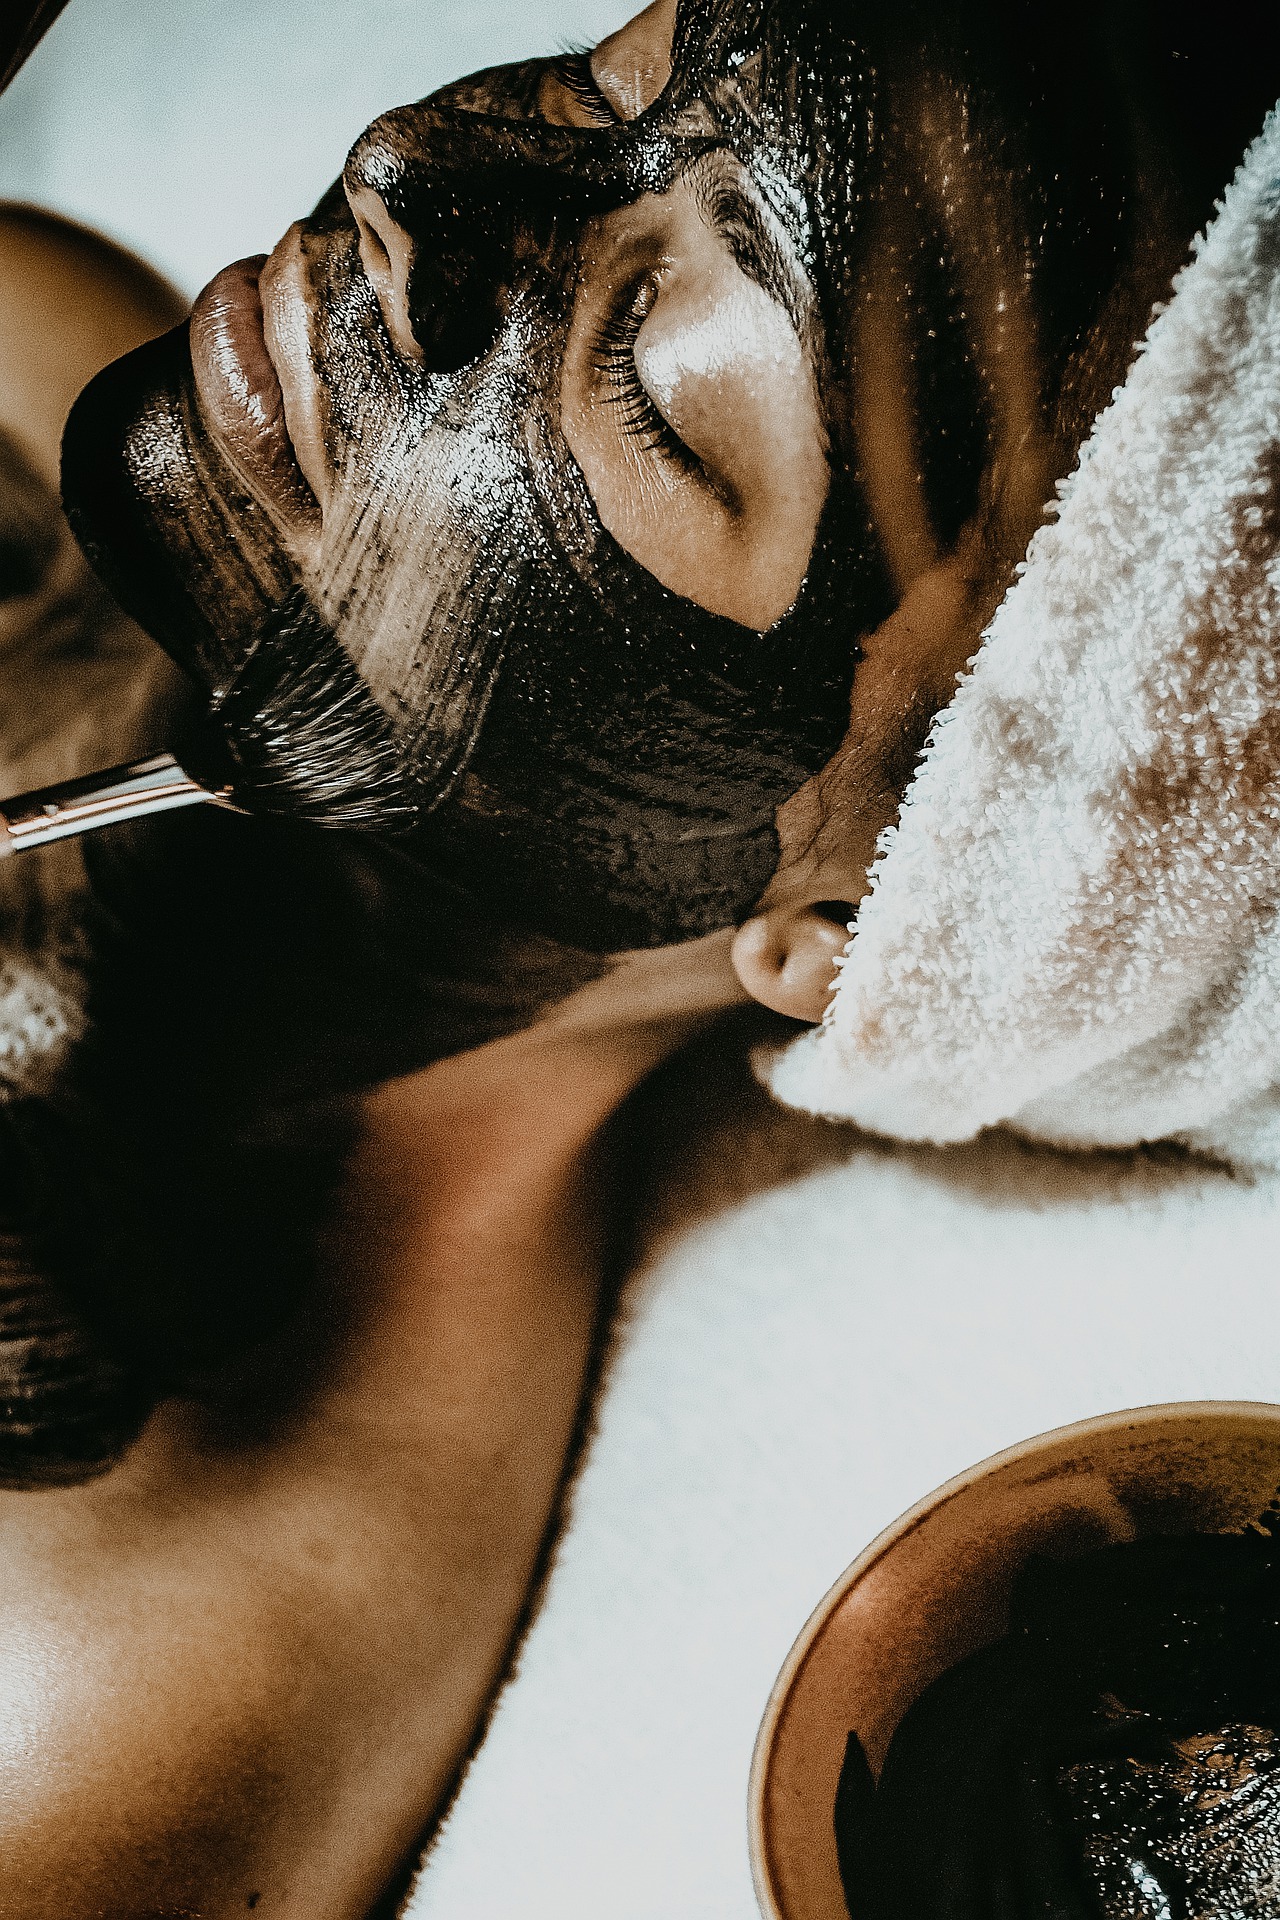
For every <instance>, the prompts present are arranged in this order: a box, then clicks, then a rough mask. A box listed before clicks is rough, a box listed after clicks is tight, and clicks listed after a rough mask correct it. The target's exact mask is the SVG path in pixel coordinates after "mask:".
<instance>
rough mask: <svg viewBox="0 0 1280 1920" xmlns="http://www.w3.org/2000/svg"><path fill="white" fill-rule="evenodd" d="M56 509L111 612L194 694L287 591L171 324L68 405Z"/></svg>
mask: <svg viewBox="0 0 1280 1920" xmlns="http://www.w3.org/2000/svg"><path fill="white" fill-rule="evenodd" d="M62 497H63V505H64V507H65V509H66V514H67V519H68V521H69V522H70V525H71V528H72V531H73V532H74V534H75V536H76V538H77V540H78V541H79V542H80V545H81V547H82V548H83V549H84V552H85V555H86V557H87V558H88V560H89V563H90V565H91V566H92V567H93V569H94V571H95V573H97V575H98V577H99V578H100V579H101V580H102V582H103V584H104V585H105V586H106V587H107V589H108V590H109V591H110V593H111V594H112V596H113V597H114V598H115V600H116V601H117V602H118V603H119V605H120V606H121V607H123V608H124V610H125V612H126V613H128V614H130V615H131V616H132V618H133V619H135V620H136V621H137V622H138V624H139V625H140V626H141V627H143V628H144V629H145V631H146V632H147V633H149V634H150V635H151V637H152V638H153V639H154V640H156V641H158V642H159V644H160V645H161V646H162V647H164V648H165V650H166V652H168V653H169V654H171V655H172V657H173V659H174V660H175V661H176V662H177V663H178V665H179V666H180V667H182V668H183V669H184V670H185V671H186V672H187V673H189V674H190V675H191V676H192V677H193V678H194V679H196V680H197V681H199V682H200V683H201V684H202V685H204V686H206V687H208V686H216V685H218V684H219V683H220V682H221V681H222V680H224V679H225V678H226V677H227V676H228V674H229V673H231V672H232V671H234V669H235V667H236V665H237V664H238V663H239V661H240V660H241V659H242V658H243V656H244V653H245V650H246V648H247V647H248V646H249V644H250V642H251V640H252V637H253V635H254V634H255V633H256V631H257V630H258V628H259V626H260V625H261V622H262V620H263V619H264V618H265V617H266V615H267V614H268V613H270V611H271V610H272V608H273V607H276V606H278V605H279V603H280V602H281V601H282V600H283V599H284V598H285V596H286V595H287V593H288V592H289V590H290V587H291V586H292V585H293V584H294V575H293V570H292V567H291V566H290V564H289V561H288V559H287V556H286V555H285V554H284V552H283V551H282V549H281V547H280V544H279V540H278V537H277V536H276V534H275V532H274V529H273V528H272V526H271V523H270V522H269V520H268V519H267V517H266V515H265V514H264V513H263V511H262V509H261V508H260V507H259V506H258V504H257V502H256V501H254V500H253V499H252V497H251V496H250V495H249V494H248V493H247V492H246V490H245V488H244V487H243V485H242V483H240V482H239V481H238V480H237V478H236V476H235V475H234V474H233V473H232V472H231V470H230V469H229V467H228V466H227V464H226V462H225V461H224V460H222V459H221V457H220V456H219V455H218V453H217V450H216V448H215V447H214V446H213V444H212V442H211V440H210V438H209V436H208V434H207V433H206V431H205V429H204V427H203V425H202V423H201V420H200V415H199V411H198V408H197V406H196V401H195V387H194V380H193V376H192V371H191V354H190V349H189V346H188V339H187V328H186V324H185V322H184V323H183V325H181V326H179V327H175V328H174V329H173V331H172V332H171V333H166V334H162V335H161V336H160V338H159V339H158V340H152V341H149V342H148V343H147V345H146V346H143V347H139V348H137V349H136V350H135V351H134V352H133V353H130V354H126V355H125V357H124V358H123V359H122V360H117V361H114V362H113V363H112V365H111V366H109V367H107V368H105V369H104V370H103V372H101V373H100V374H98V375H97V377H96V378H95V379H93V380H91V381H90V383H89V385H88V386H87V387H86V388H85V390H84V392H83V393H82V394H81V395H80V397H79V399H78V400H77V401H76V403H75V406H74V407H73V408H72V410H71V414H70V417H69V419H68V421H67V426H66V431H65V433H64V436H63V442H62Z"/></svg>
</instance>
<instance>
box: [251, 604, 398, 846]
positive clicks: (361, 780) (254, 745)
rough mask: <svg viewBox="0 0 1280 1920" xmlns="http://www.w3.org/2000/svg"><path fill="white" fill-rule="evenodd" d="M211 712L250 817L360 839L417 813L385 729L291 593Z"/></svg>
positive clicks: (344, 660) (349, 669)
mask: <svg viewBox="0 0 1280 1920" xmlns="http://www.w3.org/2000/svg"><path fill="white" fill-rule="evenodd" d="M213 705H214V714H215V718H216V719H217V722H218V724H219V726H220V728H221V730H222V732H223V735H224V737H225V740H226V744H227V747H228V750H229V752H230V754H231V758H232V761H233V764H234V789H235V797H236V799H237V800H238V801H242V802H243V804H244V805H245V806H246V807H247V808H248V809H249V810H250V811H251V812H260V813H279V814H288V815H290V816H291V817H292V818H294V819H298V820H306V821H309V822H311V823H312V824H313V825H315V826H325V827H349V828H364V829H366V830H370V829H375V828H377V829H403V828H405V827H406V826H408V825H410V824H411V823H412V821H413V819H414V818H415V817H416V815H417V814H418V812H419V810H420V809H419V802H418V800H417V798H416V797H415V795H414V792H413V790H412V788H411V787H410V784H409V781H408V779H407V777H406V775H405V770H404V763H403V757H402V755H401V752H400V748H399V745H398V743H397V741H396V738H395V733H394V729H393V727H392V724H391V721H390V720H389V719H388V717H387V715H386V714H385V713H384V712H383V710H382V708H381V707H380V706H379V705H378V703H377V701H376V700H375V699H374V697H373V695H372V694H371V693H370V691H369V689H368V687H367V686H366V685H365V683H364V682H363V680H361V678H360V676H359V674H358V673H357V671H356V669H355V667H354V666H353V665H352V663H351V660H350V659H349V657H348V656H347V654H346V653H345V652H344V651H343V649H342V647H341V645H340V644H339V642H338V640H337V638H336V636H335V635H334V633H333V632H332V630H331V629H330V628H329V627H328V626H327V625H326V623H325V622H324V620H323V619H322V618H321V616H320V615H319V613H318V612H317V611H316V609H315V607H314V606H313V605H312V603H311V601H310V600H309V599H308V598H307V596H306V594H305V593H304V592H303V591H302V590H301V589H300V588H297V589H295V590H294V592H293V593H291V594H290V596H289V598H288V599H287V600H286V601H285V602H284V603H283V604H282V605H281V606H280V607H279V608H278V609H277V610H276V612H275V613H274V614H273V615H272V616H271V617H270V619H269V620H268V621H267V622H266V623H265V624H264V626H263V628H262V631H261V632H260V634H259V635H258V638H257V639H256V641H255V643H254V645H253V648H252V649H251V651H250V653H249V654H248V656H247V658H246V659H245V661H244V664H243V665H242V666H241V667H240V669H239V671H238V672H237V673H236V675H235V678H234V679H233V680H232V681H231V683H230V685H229V686H228V687H227V688H226V689H225V690H224V691H223V692H222V693H221V694H219V695H217V696H216V697H215V700H214V703H213Z"/></svg>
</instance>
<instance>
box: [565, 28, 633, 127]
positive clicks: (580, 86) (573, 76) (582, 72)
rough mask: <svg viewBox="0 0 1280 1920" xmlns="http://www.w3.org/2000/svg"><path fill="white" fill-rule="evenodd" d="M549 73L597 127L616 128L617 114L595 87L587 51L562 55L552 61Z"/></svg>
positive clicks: (589, 53)
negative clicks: (552, 74) (582, 108)
mask: <svg viewBox="0 0 1280 1920" xmlns="http://www.w3.org/2000/svg"><path fill="white" fill-rule="evenodd" d="M551 71H552V72H553V73H554V75H555V77H556V79H557V80H558V81H559V82H560V85H561V86H562V87H563V88H564V90H565V92H566V93H571V94H572V95H573V97H574V99H575V100H576V101H577V102H578V104H579V106H581V107H585V108H586V110H587V112H588V113H589V114H590V115H591V118H592V119H593V120H594V121H595V122H596V124H597V126H601V127H616V126H617V124H618V116H617V114H616V113H615V112H614V110H613V108H612V107H611V106H610V105H609V102H608V101H607V100H606V99H605V96H604V94H603V93H602V92H601V91H600V89H599V87H598V86H597V85H596V79H595V75H594V74H593V73H592V71H591V52H590V50H589V49H581V48H576V47H575V48H574V49H573V50H572V51H570V52H569V53H562V54H561V55H560V58H559V59H558V60H553V61H552V63H551Z"/></svg>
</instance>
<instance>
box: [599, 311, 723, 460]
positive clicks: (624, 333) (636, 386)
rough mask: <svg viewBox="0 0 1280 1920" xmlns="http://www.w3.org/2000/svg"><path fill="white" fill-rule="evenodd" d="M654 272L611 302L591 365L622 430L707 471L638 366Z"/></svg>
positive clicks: (641, 443)
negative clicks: (638, 344) (637, 347)
mask: <svg viewBox="0 0 1280 1920" xmlns="http://www.w3.org/2000/svg"><path fill="white" fill-rule="evenodd" d="M657 291H658V288H657V281H656V276H655V275H653V274H646V275H644V276H643V277H642V278H641V280H640V281H638V282H636V283H633V285H632V286H631V287H630V288H629V289H628V290H627V291H626V292H625V293H624V295H623V298H622V299H621V300H620V301H618V302H617V304H616V305H615V306H613V307H611V308H610V310H609V311H608V312H607V313H606V315H605V317H604V319H603V320H602V321H601V323H600V325H599V326H598V328H597V329H596V333H595V337H594V339H593V341H592V345H591V365H592V367H593V368H594V369H595V372H596V373H597V375H598V376H599V377H600V379H601V381H602V383H603V385H604V387H605V389H606V391H605V394H604V398H605V400H606V401H607V402H608V403H609V405H611V406H615V407H616V408H617V409H618V418H619V420H620V422H621V425H622V430H623V432H624V433H625V434H626V435H627V436H628V437H629V438H630V439H632V440H634V441H635V442H636V444H637V445H638V446H640V447H641V448H643V449H644V450H645V451H646V452H655V453H658V454H660V455H661V456H662V457H663V458H664V459H666V460H670V461H672V462H673V463H674V464H675V465H676V466H678V467H680V468H681V470H682V471H684V472H686V473H687V472H697V473H699V474H701V473H702V472H703V467H702V462H701V461H700V460H699V459H698V457H697V455H696V454H695V453H694V452H693V450H692V449H691V448H690V447H687V446H686V445H685V443H684V441H683V440H682V439H681V438H680V436H679V434H678V433H677V432H676V430H675V428H674V427H673V426H672V425H671V422H670V421H669V420H668V419H667V418H666V416H665V414H664V413H663V412H662V411H661V409H660V408H659V407H658V405H657V403H656V402H655V401H654V398H653V396H652V394H650V392H649V391H648V389H647V388H646V387H645V385H644V382H643V381H642V380H641V378H640V374H639V371H638V370H637V367H636V341H637V340H638V338H639V336H640V329H641V327H642V326H643V325H644V323H645V320H646V319H647V318H648V316H649V313H650V312H651V311H652V308H653V303H654V300H655V299H656V297H657Z"/></svg>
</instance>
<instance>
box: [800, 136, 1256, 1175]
mask: <svg viewBox="0 0 1280 1920" xmlns="http://www.w3.org/2000/svg"><path fill="white" fill-rule="evenodd" d="M1060 491H1061V501H1060V504H1059V507H1058V510H1057V513H1056V517H1055V518H1054V519H1053V520H1052V521H1051V522H1050V524H1049V525H1047V526H1046V527H1045V528H1043V529H1042V530H1041V532H1040V533H1039V534H1037V536H1036V538H1035V540H1034V541H1033V542H1032V545H1031V548H1030V551H1029V554H1028V558H1027V561H1026V563H1025V565H1024V567H1023V569H1022V570H1021V577H1020V579H1019V580H1018V581H1017V583H1016V584H1015V586H1014V587H1013V589H1012V590H1011V592H1010V593H1009V595H1008V596H1007V598H1006V600H1005V602H1004V604H1003V606H1002V607H1001V608H1000V610H999V612H998V613H997V615H996V617H995V619H994V621H993V622H992V624H991V627H990V629H989V631H988V633H987V635H986V637H985V642H984V644H983V647H982V649H981V651H980V653H979V655H978V657H977V660H976V662H975V664H974V667H973V669H972V672H971V673H970V675H969V676H968V678H967V680H966V681H965V682H964V684H963V685H962V686H961V687H960V689H959V691H958V693H957V695H956V697H955V699H954V701H953V702H952V704H951V706H950V708H949V709H948V710H947V712H946V713H945V714H944V715H943V716H942V718H941V719H940V721H939V723H938V725H937V727H936V729H935V732H934V735H933V738H932V740H931V742H930V746H929V748H928V751H927V754H926V756H925V759H924V761H923V763H922V765H921V768H920V770H919V772H918V774H917V777H916V779H915V781H914V783H913V785H912V787H911V790H910V792H909V794H908V796H907V800H906V803H905V805H904V807H903V810H902V815H901V819H900V822H899V824H898V826H897V827H896V828H895V829H893V830H892V831H891V832H890V833H889V834H887V835H886V836H885V839H884V841H883V842H882V847H881V852H880V857H879V859H878V861H877V864H876V867H875V868H874V870H873V874H872V881H873V891H872V893H871V894H870V895H869V896H868V898H867V899H866V901H865V902H864V903H863V906H862V908H861V911H860V913H859V915H858V919H857V922H856V930H855V934H854V938H853V939H852V941H851V942H850V944H849V947H848V948H847V950H846V953H845V957H844V961H843V964H842V970H841V973H840V977H839V982H838V987H837V990H836V992H835V994H834V997H833V1000H832V1004H831V1007H830V1009H829V1013H828V1018H827V1020H826V1022H825V1024H824V1025H823V1026H822V1027H821V1028H820V1029H818V1030H817V1031H816V1032H815V1033H814V1034H812V1035H808V1036H806V1037H805V1038H804V1039H803V1040H801V1041H799V1042H798V1043H796V1044H795V1045H793V1046H792V1047H790V1048H789V1049H788V1050H787V1051H786V1052H785V1053H783V1054H782V1055H780V1056H779V1057H778V1058H777V1059H776V1060H775V1061H774V1062H773V1063H772V1066H771V1067H770V1068H769V1069H768V1070H767V1071H768V1077H769V1084H770V1085H771V1087H772V1089H773V1091H774V1092H775V1093H776V1094H778V1095H779V1096H780V1097H781V1098H782V1099H783V1100H786V1101H788V1102H790V1103H792V1104H794V1105H796V1106H800V1107H804V1108H807V1109H808V1110H810V1111H812V1112H820V1113H825V1114H828V1115H831V1116H833V1117H840V1118H847V1119H853V1120H857V1121H859V1122H860V1123H861V1124H862V1125H863V1126H865V1127H868V1128H871V1129H873V1130H875V1131H877V1132H880V1133H884V1134H889V1135H894V1136H897V1137H899V1138H902V1139H908V1140H930V1141H937V1142H945V1141H956V1140H963V1139H968V1138H971V1137H972V1136H973V1135H974V1134H976V1133H977V1132H978V1131H979V1130H980V1129H982V1128H984V1127H988V1126H992V1125H995V1124H998V1123H1000V1122H1008V1123H1011V1124H1012V1125H1013V1126H1015V1127H1016V1128H1017V1129H1018V1130H1020V1131H1021V1132H1023V1133H1026V1134H1028V1135H1031V1136H1034V1137H1038V1138H1041V1139H1045V1140H1052V1141H1056V1142H1059V1143H1063V1144H1071V1145H1093V1144H1101V1145H1126V1144H1130V1143H1134V1142H1139V1141H1145V1140H1156V1139H1164V1138H1168V1137H1171V1136H1172V1137H1176V1138H1179V1139H1182V1140H1184V1141H1186V1142H1188V1143H1190V1144H1192V1145H1195V1146H1197V1147H1200V1148H1202V1149H1205V1150H1207V1151H1209V1152H1212V1153H1215V1154H1219V1155H1222V1156H1224V1157H1226V1158H1227V1159H1229V1160H1235V1161H1239V1162H1242V1163H1252V1164H1262V1165H1275V1164H1280V924H1278V921H1277V912H1278V908H1280V660H1278V659H1277V641H1278V640H1280V556H1278V548H1280V110H1277V112H1276V113H1273V114H1272V115H1271V116H1270V117H1269V119H1268V122H1267V125H1266V127H1265V128H1264V130H1263V133H1262V135H1261V136H1260V138H1259V139H1258V141H1257V142H1256V143H1255V145H1254V146H1253V147H1252V149H1251V150H1250V152H1249V154H1248V155H1247V156H1246V159H1245V162H1244V164H1243V166H1242V167H1241V169H1240V172H1239V173H1238V174H1237V176H1236V179H1235V181H1234V183H1233V184H1232V186H1231V187H1230V189H1229V191H1228V193H1227V195H1226V198H1225V201H1224V203H1223V206H1222V207H1221V209H1220V211H1219V213H1218V216H1217V218H1216V219H1215V221H1214V222H1213V224H1212V225H1211V227H1210V229H1209V231H1208V234H1207V236H1206V237H1205V238H1204V239H1203V240H1202V241H1201V242H1200V243H1199V244H1198V246H1197V248H1196V251H1195V256H1194V258H1193V260H1192V261H1191V263H1190V264H1189V265H1188V266H1187V267H1186V268H1185V269H1184V271H1183V273H1182V274H1181V275H1180V277H1179V279H1178V281H1177V283H1176V287H1175V292H1174V296H1173V298H1172V299H1171V301H1170V302H1169V304H1168V306H1167V307H1166V308H1165V309H1164V310H1163V311H1162V312H1161V313H1160V314H1159V316H1158V317H1157V319H1156V320H1155V322H1154V324H1153V325H1152V327H1151V330H1150V333H1149V335H1148V337H1147V340H1146V342H1145V345H1144V347H1143V349H1142V351H1141V352H1140V354H1139V356H1138V358H1137V360H1136V361H1135V364H1134V366H1133V369H1132V371H1131V373H1130V375H1129V378H1128V380H1127V381H1126V383H1125V385H1124V386H1123V387H1122V388H1120V389H1119V390H1118V391H1117V393H1116V395H1115V397H1114V398H1113V401H1112V403H1111V405H1110V407H1109V408H1108V409H1107V410H1106V411H1105V412H1104V413H1103V414H1102V416H1101V417H1100V419H1099V421H1098V423H1097V425H1096V426H1095V429H1094V432H1093V434H1092V436H1091V438H1090V440H1089V441H1088V443H1087V444H1086V446H1085V448H1084V449H1083V452H1082V455H1081V458H1080V463H1079V466H1078V468H1077V470H1076V472H1075V473H1074V474H1073V476H1072V477H1071V479H1070V480H1069V481H1068V482H1067V483H1065V484H1064V486H1063V487H1062V488H1061V490H1060Z"/></svg>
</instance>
